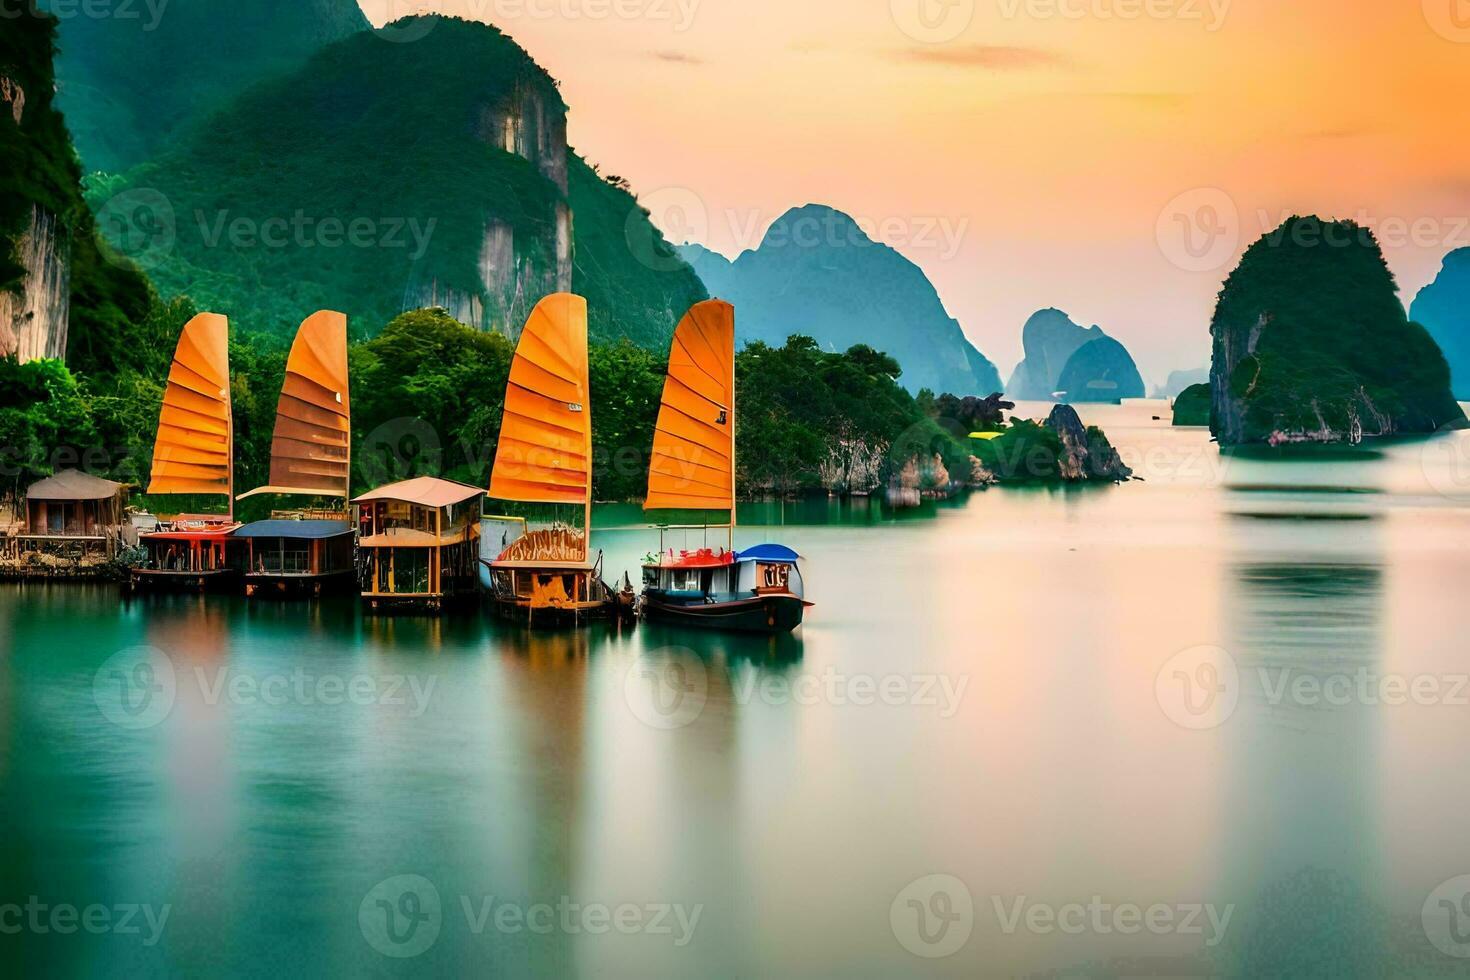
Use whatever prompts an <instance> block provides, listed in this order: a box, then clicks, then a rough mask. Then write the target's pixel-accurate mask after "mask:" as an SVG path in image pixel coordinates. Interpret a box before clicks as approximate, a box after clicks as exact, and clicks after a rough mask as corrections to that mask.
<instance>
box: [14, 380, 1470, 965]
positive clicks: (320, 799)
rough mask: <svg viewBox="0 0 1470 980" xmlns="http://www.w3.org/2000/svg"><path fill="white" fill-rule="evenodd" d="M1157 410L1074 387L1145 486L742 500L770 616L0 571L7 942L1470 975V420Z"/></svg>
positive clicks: (257, 954)
mask: <svg viewBox="0 0 1470 980" xmlns="http://www.w3.org/2000/svg"><path fill="white" fill-rule="evenodd" d="M1156 412H1157V413H1160V414H1163V413H1162V412H1161V411H1160V407H1159V406H1157V405H1155V404H1147V403H1144V404H1134V405H1128V406H1123V407H1115V408H1103V409H1097V410H1093V411H1091V412H1088V413H1085V414H1086V415H1087V416H1088V417H1089V421H1095V422H1098V423H1100V424H1102V425H1104V426H1105V427H1106V428H1107V429H1108V431H1109V433H1110V435H1111V436H1112V437H1113V439H1114V441H1115V442H1116V443H1118V444H1119V445H1121V446H1122V447H1123V448H1124V449H1125V450H1126V452H1127V455H1128V457H1129V459H1130V461H1131V462H1133V464H1134V465H1135V467H1136V468H1137V469H1138V470H1139V472H1140V473H1141V474H1142V475H1144V476H1145V477H1146V478H1147V482H1146V483H1133V484H1130V485H1127V486H1123V487H1118V488H1106V489H1091V490H1086V491H1074V492H1061V491H1034V490H1033V491H1017V490H1006V491H1000V490H994V491H990V492H987V493H984V494H977V495H974V496H972V497H971V498H969V499H968V500H967V501H964V502H960V503H957V504H952V505H945V506H941V507H937V508H936V507H930V508H928V509H927V510H926V511H925V512H924V513H922V514H914V515H906V516H904V517H903V518H902V519H897V520H895V519H892V518H890V517H888V516H885V515H884V514H883V513H881V511H880V510H879V508H878V507H877V505H876V504H874V505H867V506H865V505H858V506H855V507H853V506H839V505H837V504H835V503H834V504H830V505H829V504H828V503H826V502H825V501H822V502H818V503H814V504H804V505H800V506H793V505H787V506H786V507H784V508H783V507H780V506H775V507H768V508H765V509H764V510H762V511H760V512H759V513H758V512H757V511H756V510H755V509H752V510H751V512H750V513H749V514H747V515H745V518H746V523H747V526H746V527H744V528H743V529H742V530H741V532H740V535H739V538H738V541H740V542H751V541H756V540H763V539H774V540H781V541H784V542H785V543H787V544H790V545H792V546H793V547H796V548H798V549H799V550H801V551H802V552H803V553H804V554H806V555H807V556H809V557H808V562H807V582H808V588H809V593H810V595H811V597H812V598H814V599H815V600H816V601H817V603H818V606H817V608H816V609H815V610H813V611H812V613H811V616H810V619H809V621H808V623H807V625H806V626H805V627H804V628H803V629H802V630H801V631H800V633H799V634H798V635H797V636H795V637H790V638H783V639H781V640H777V641H771V640H766V639H743V640H742V639H735V638H729V637H720V636H706V635H701V634H697V633H684V632H671V631H668V630H655V629H646V628H642V627H640V628H637V629H631V630H626V631H624V632H622V633H618V632H614V631H610V630H607V629H599V630H594V631H589V632H584V633H579V634H545V635H540V634H538V635H529V634H526V633H523V632H519V631H515V630H508V629H506V628H503V627H500V626H498V625H497V624H494V623H492V622H490V621H489V620H488V619H486V618H483V617H478V616H465V617H461V618H454V619H446V620H442V621H440V620H427V619H413V618H399V619H372V618H366V619H365V618H363V617H362V616H361V615H360V614H359V612H358V611H357V609H356V608H355V606H354V605H353V604H351V603H341V604H318V605H310V604H299V605H275V604H270V603H250V604H247V603H245V602H243V601H240V600H228V599H213V598H211V599H196V598H187V599H152V600H140V601H134V602H131V603H124V602H121V601H120V600H119V599H118V597H117V595H116V593H115V592H114V591H113V590H110V589H99V588H84V587H66V588H60V587H55V588H29V587H28V588H25V589H21V588H6V589H4V590H3V591H0V627H3V628H0V811H3V832H0V955H3V957H4V960H5V962H6V963H7V964H11V963H16V964H18V965H19V967H20V968H21V970H22V971H24V972H33V973H37V974H39V973H42V972H46V973H52V974H55V973H62V974H81V973H102V972H106V973H108V974H117V975H131V974H149V973H153V974H163V973H181V974H187V975H193V976H203V975H211V974H223V973H230V974H240V975H273V976H284V975H296V974H306V973H311V974H320V975H347V976H360V975H379V974H393V975H397V974H409V973H423V972H429V971H433V972H442V973H448V972H450V971H453V972H456V973H474V974H476V975H488V976H521V975H529V974H540V975H545V976H557V977H560V976H587V977H603V976H626V977H647V976H664V975H667V976H689V977H704V976H750V977H755V976H799V975H806V976H831V977H837V976H843V977H852V976H862V977H884V978H886V977H895V976H907V975H915V976H930V975H932V976H976V975H983V976H991V975H994V976H1010V975H1018V974H1020V975H1028V974H1035V973H1040V974H1043V975H1057V976H1068V977H1072V976H1100V977H1112V976H1136V975H1144V976H1205V975H1239V976H1261V975H1277V976H1375V975H1381V976H1460V975H1470V959H1460V958H1457V957H1456V956H1455V955H1452V954H1456V953H1459V954H1470V901H1466V900H1464V899H1465V895H1466V893H1467V892H1470V879H1466V880H1464V881H1458V882H1457V881H1455V880H1454V879H1456V878H1457V877H1458V876H1461V875H1470V833H1467V830H1466V828H1467V820H1466V814H1467V803H1470V766H1467V763H1466V756H1467V750H1470V687H1467V686H1466V683H1465V676H1466V674H1467V672H1470V651H1467V649H1466V644H1465V642H1464V629H1463V625H1462V624H1463V623H1464V621H1465V609H1466V606H1467V596H1466V587H1465V579H1466V571H1467V567H1470V465H1465V464H1466V463H1467V461H1470V444H1467V443H1464V442H1462V441H1461V440H1462V439H1464V438H1466V437H1460V436H1451V437H1448V438H1446V439H1444V440H1437V441H1432V442H1429V443H1422V442H1420V443H1415V442H1408V443H1401V444H1396V445H1394V446H1391V447H1387V448H1384V449H1381V450H1379V451H1377V452H1374V453H1366V452H1365V453H1354V454H1322V453H1316V454H1307V455H1305V456H1302V457H1294V458H1292V459H1290V460H1282V459H1279V458H1271V457H1232V458H1228V459H1224V458H1222V457H1221V456H1220V455H1219V454H1218V453H1217V452H1216V451H1215V449H1214V447H1213V446H1211V445H1210V444H1209V443H1208V441H1207V437H1206V435H1205V434H1204V433H1203V432H1201V431H1198V430H1172V429H1170V428H1168V427H1167V426H1165V425H1162V424H1161V423H1158V422H1155V421H1154V420H1152V418H1151V416H1152V415H1153V414H1154V413H1156ZM634 517H635V515H634V514H632V513H630V512H629V511H627V510H622V511H617V512H613V511H609V512H608V513H605V514H604V515H603V518H604V521H603V523H604V524H617V523H626V522H629V521H631V520H632V519H634ZM757 520H762V521H764V522H767V523H774V522H778V521H781V520H784V521H786V522H787V526H784V527H779V528H776V527H769V526H756V525H755V523H754V522H755V521H757ZM599 538H600V544H601V546H602V547H603V548H604V549H606V552H607V567H608V569H609V570H614V569H622V568H628V569H634V568H635V567H636V565H637V562H638V559H639V558H640V557H641V555H642V554H643V553H644V552H645V551H647V550H649V549H650V548H651V547H653V546H655V545H656V540H657V536H656V534H654V533H652V532H648V531H640V530H617V531H609V532H606V533H602V534H600V535H599ZM1406 692H1408V693H1406ZM403 876H410V877H403ZM7 902H8V903H14V904H15V905H19V906H21V907H20V908H18V909H17V908H12V909H9V910H7V909H6V908H5V907H4V903H7ZM27 905H29V906H31V908H29V909H27V907H26V906H27ZM129 909H131V910H132V912H131V913H130V912H129ZM165 912H166V915H167V917H166V918H164V917H163V916H164V914H165ZM88 915H90V916H91V918H90V920H87V921H86V922H84V921H83V920H84V917H86V916H88ZM68 926H70V928H69V929H68ZM939 953H947V954H949V955H947V956H943V957H938V958H936V957H935V954H939ZM390 954H393V955H390ZM399 954H413V955H407V956H404V955H399Z"/></svg>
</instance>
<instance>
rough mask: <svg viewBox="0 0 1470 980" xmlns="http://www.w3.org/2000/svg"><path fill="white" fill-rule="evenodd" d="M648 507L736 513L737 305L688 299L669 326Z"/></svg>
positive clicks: (654, 434)
mask: <svg viewBox="0 0 1470 980" xmlns="http://www.w3.org/2000/svg"><path fill="white" fill-rule="evenodd" d="M643 507H644V509H646V510H654V509H661V508H670V509H675V508H677V509H680V510H728V511H729V512H730V516H731V523H732V524H733V523H734V515H735V307H733V306H731V305H730V304H729V303H726V302H725V301H723V300H718V299H712V300H708V301H706V302H703V303H700V304H698V305H697V306H694V307H693V308H692V309H690V311H689V312H688V313H687V314H685V316H684V319H683V320H681V321H680V322H679V326H678V328H677V329H676V330H675V331H674V343H673V347H672V348H671V349H670V350H669V374H668V377H667V378H666V379H665V380H664V395H663V402H662V404H661V405H660V406H659V410H658V426H657V428H655V429H654V433H653V457H652V459H650V460H649V464H648V498H647V499H646V500H645V501H644V502H643Z"/></svg>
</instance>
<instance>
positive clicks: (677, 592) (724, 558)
mask: <svg viewBox="0 0 1470 980" xmlns="http://www.w3.org/2000/svg"><path fill="white" fill-rule="evenodd" d="M643 506H644V509H645V510H683V511H689V510H695V511H720V512H722V513H725V514H728V515H729V520H728V523H726V524H723V525H716V524H705V525H684V526H676V525H664V526H662V527H660V533H659V550H658V553H657V554H656V555H649V556H648V559H647V560H646V561H645V562H644V564H643V594H642V596H641V598H640V600H639V610H640V612H641V613H642V615H643V616H644V618H646V619H649V620H662V621H664V622H670V623H675V624H680V625H685V626H695V627H700V628H704V629H722V630H738V631H742V632H758V633H789V632H791V631H792V630H794V629H796V628H797V627H798V626H800V625H801V623H802V619H803V617H804V616H805V612H806V609H807V608H808V607H810V606H811V603H809V602H807V601H806V598H805V587H804V583H803V582H802V576H801V567H800V561H801V556H800V555H798V554H797V553H796V552H795V551H792V550H791V549H790V548H787V547H785V546H784V545H779V544H759V545H754V546H752V547H750V548H746V549H744V550H743V551H736V550H735V547H734V535H735V523H736V513H735V308H734V307H733V306H731V305H730V304H729V303H726V302H724V301H723V300H718V299H714V300H707V301H705V302H703V303H699V304H697V305H696V306H694V307H693V308H691V309H690V310H689V312H688V314H686V315H685V317H684V319H683V320H681V321H680V322H679V326H678V328H677V329H676V330H675V331H674V340H673V346H672V349H671V350H670V351H669V368H668V376H667V378H666V379H665V381H664V391H663V398H662V400H661V402H660V405H659V414H658V423H657V426H656V427H655V429H654V437H653V455H652V457H651V459H650V461H649V467H648V496H647V498H646V499H645V500H644V504H643ZM695 529H700V530H702V531H703V532H704V536H705V539H706V541H705V544H704V545H703V546H702V547H699V548H695V549H693V550H690V549H687V548H685V549H678V550H676V549H674V548H672V547H668V546H667V538H668V537H669V535H670V533H671V532H675V531H691V530H695ZM711 530H724V531H726V532H727V536H726V546H725V547H723V548H712V547H709V546H708V541H707V539H708V536H709V532H710V531H711Z"/></svg>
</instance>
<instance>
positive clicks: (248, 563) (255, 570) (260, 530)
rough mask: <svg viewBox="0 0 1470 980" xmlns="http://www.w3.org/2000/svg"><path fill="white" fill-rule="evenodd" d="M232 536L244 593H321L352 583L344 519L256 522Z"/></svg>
mask: <svg viewBox="0 0 1470 980" xmlns="http://www.w3.org/2000/svg"><path fill="white" fill-rule="evenodd" d="M233 537H234V539H235V540H236V542H238V544H237V545H236V547H237V549H238V550H239V551H241V552H243V554H242V556H241V557H242V559H243V562H244V571H245V594H246V595H249V596H253V595H321V594H322V593H323V592H325V591H328V590H330V589H332V588H334V587H337V588H346V587H350V586H351V584H352V578H353V572H354V569H355V566H354V564H353V530H352V525H351V524H349V523H348V522H347V521H345V520H268V521H255V522H254V523H251V524H246V525H245V526H244V527H241V528H240V529H239V530H237V531H235V533H234V535H233Z"/></svg>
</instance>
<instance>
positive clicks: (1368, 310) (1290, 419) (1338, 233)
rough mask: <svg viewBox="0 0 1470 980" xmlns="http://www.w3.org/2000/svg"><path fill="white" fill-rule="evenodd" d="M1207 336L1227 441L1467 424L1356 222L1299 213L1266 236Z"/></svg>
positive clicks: (1273, 441) (1430, 347) (1334, 439)
mask: <svg viewBox="0 0 1470 980" xmlns="http://www.w3.org/2000/svg"><path fill="white" fill-rule="evenodd" d="M1210 333H1211V335H1212V336H1213V338H1214V351H1213V360H1212V365H1211V370H1210V390H1211V409H1212V410H1211V417H1210V425H1211V431H1212V432H1213V433H1214V435H1215V438H1216V439H1217V440H1218V441H1219V442H1220V444H1221V445H1222V446H1236V445H1245V444H1252V443H1255V444H1261V443H1266V444H1269V445H1273V446H1275V445H1282V444H1286V443H1302V442H1315V443H1357V442H1360V441H1362V440H1363V439H1364V438H1369V437H1374V436H1388V435H1395V434H1405V433H1427V432H1434V431H1436V430H1438V429H1440V428H1443V427H1445V426H1448V425H1457V424H1463V423H1464V421H1465V415H1464V412H1462V411H1461V409H1460V406H1459V405H1458V404H1457V403H1456V402H1455V398H1454V396H1453V395H1452V394H1451V392H1450V369H1449V366H1448V364H1446V362H1445V358H1444V355H1443V354H1442V353H1440V349H1439V347H1438V345H1436V344H1435V342H1434V339H1433V338H1432V337H1431V336H1430V335H1429V332H1428V331H1427V330H1425V329H1424V328H1423V327H1422V326H1420V325H1419V324H1417V323H1414V322H1411V321H1410V320H1409V318H1408V317H1407V316H1406V315H1405V313H1404V308H1403V305H1402V304H1401V303H1400V302H1399V298H1398V289H1397V286H1396V285H1395V282H1394V278H1393V274H1392V273H1391V272H1390V271H1389V268H1388V265H1387V263H1386V262H1385V261H1384V258H1383V251H1382V249H1380V248H1379V245H1378V241H1377V239H1376V238H1375V237H1374V235H1373V232H1372V231H1371V230H1369V229H1367V228H1364V227H1362V226H1360V225H1358V224H1356V223H1354V222H1351V221H1324V220H1323V219H1321V218H1318V217H1294V218H1291V219H1290V220H1288V221H1287V222H1286V223H1285V224H1283V225H1282V226H1281V227H1280V228H1278V229H1276V230H1275V231H1273V232H1271V233H1270V234H1268V235H1265V236H1263V237H1262V238H1261V239H1260V240H1259V241H1257V242H1256V243H1255V244H1254V245H1252V246H1251V247H1250V248H1249V249H1247V250H1246V253H1245V255H1244V256H1243V257H1242V258H1241V260H1240V265H1239V266H1238V267H1237V268H1236V269H1235V271H1234V272H1233V273H1231V275H1230V277H1229V279H1227V280H1226V282H1225V286H1224V288H1223V289H1222V290H1221V292H1220V300H1219V304H1218V306H1217V307H1216V310H1215V317H1214V322H1213V323H1212V324H1211V327H1210Z"/></svg>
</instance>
